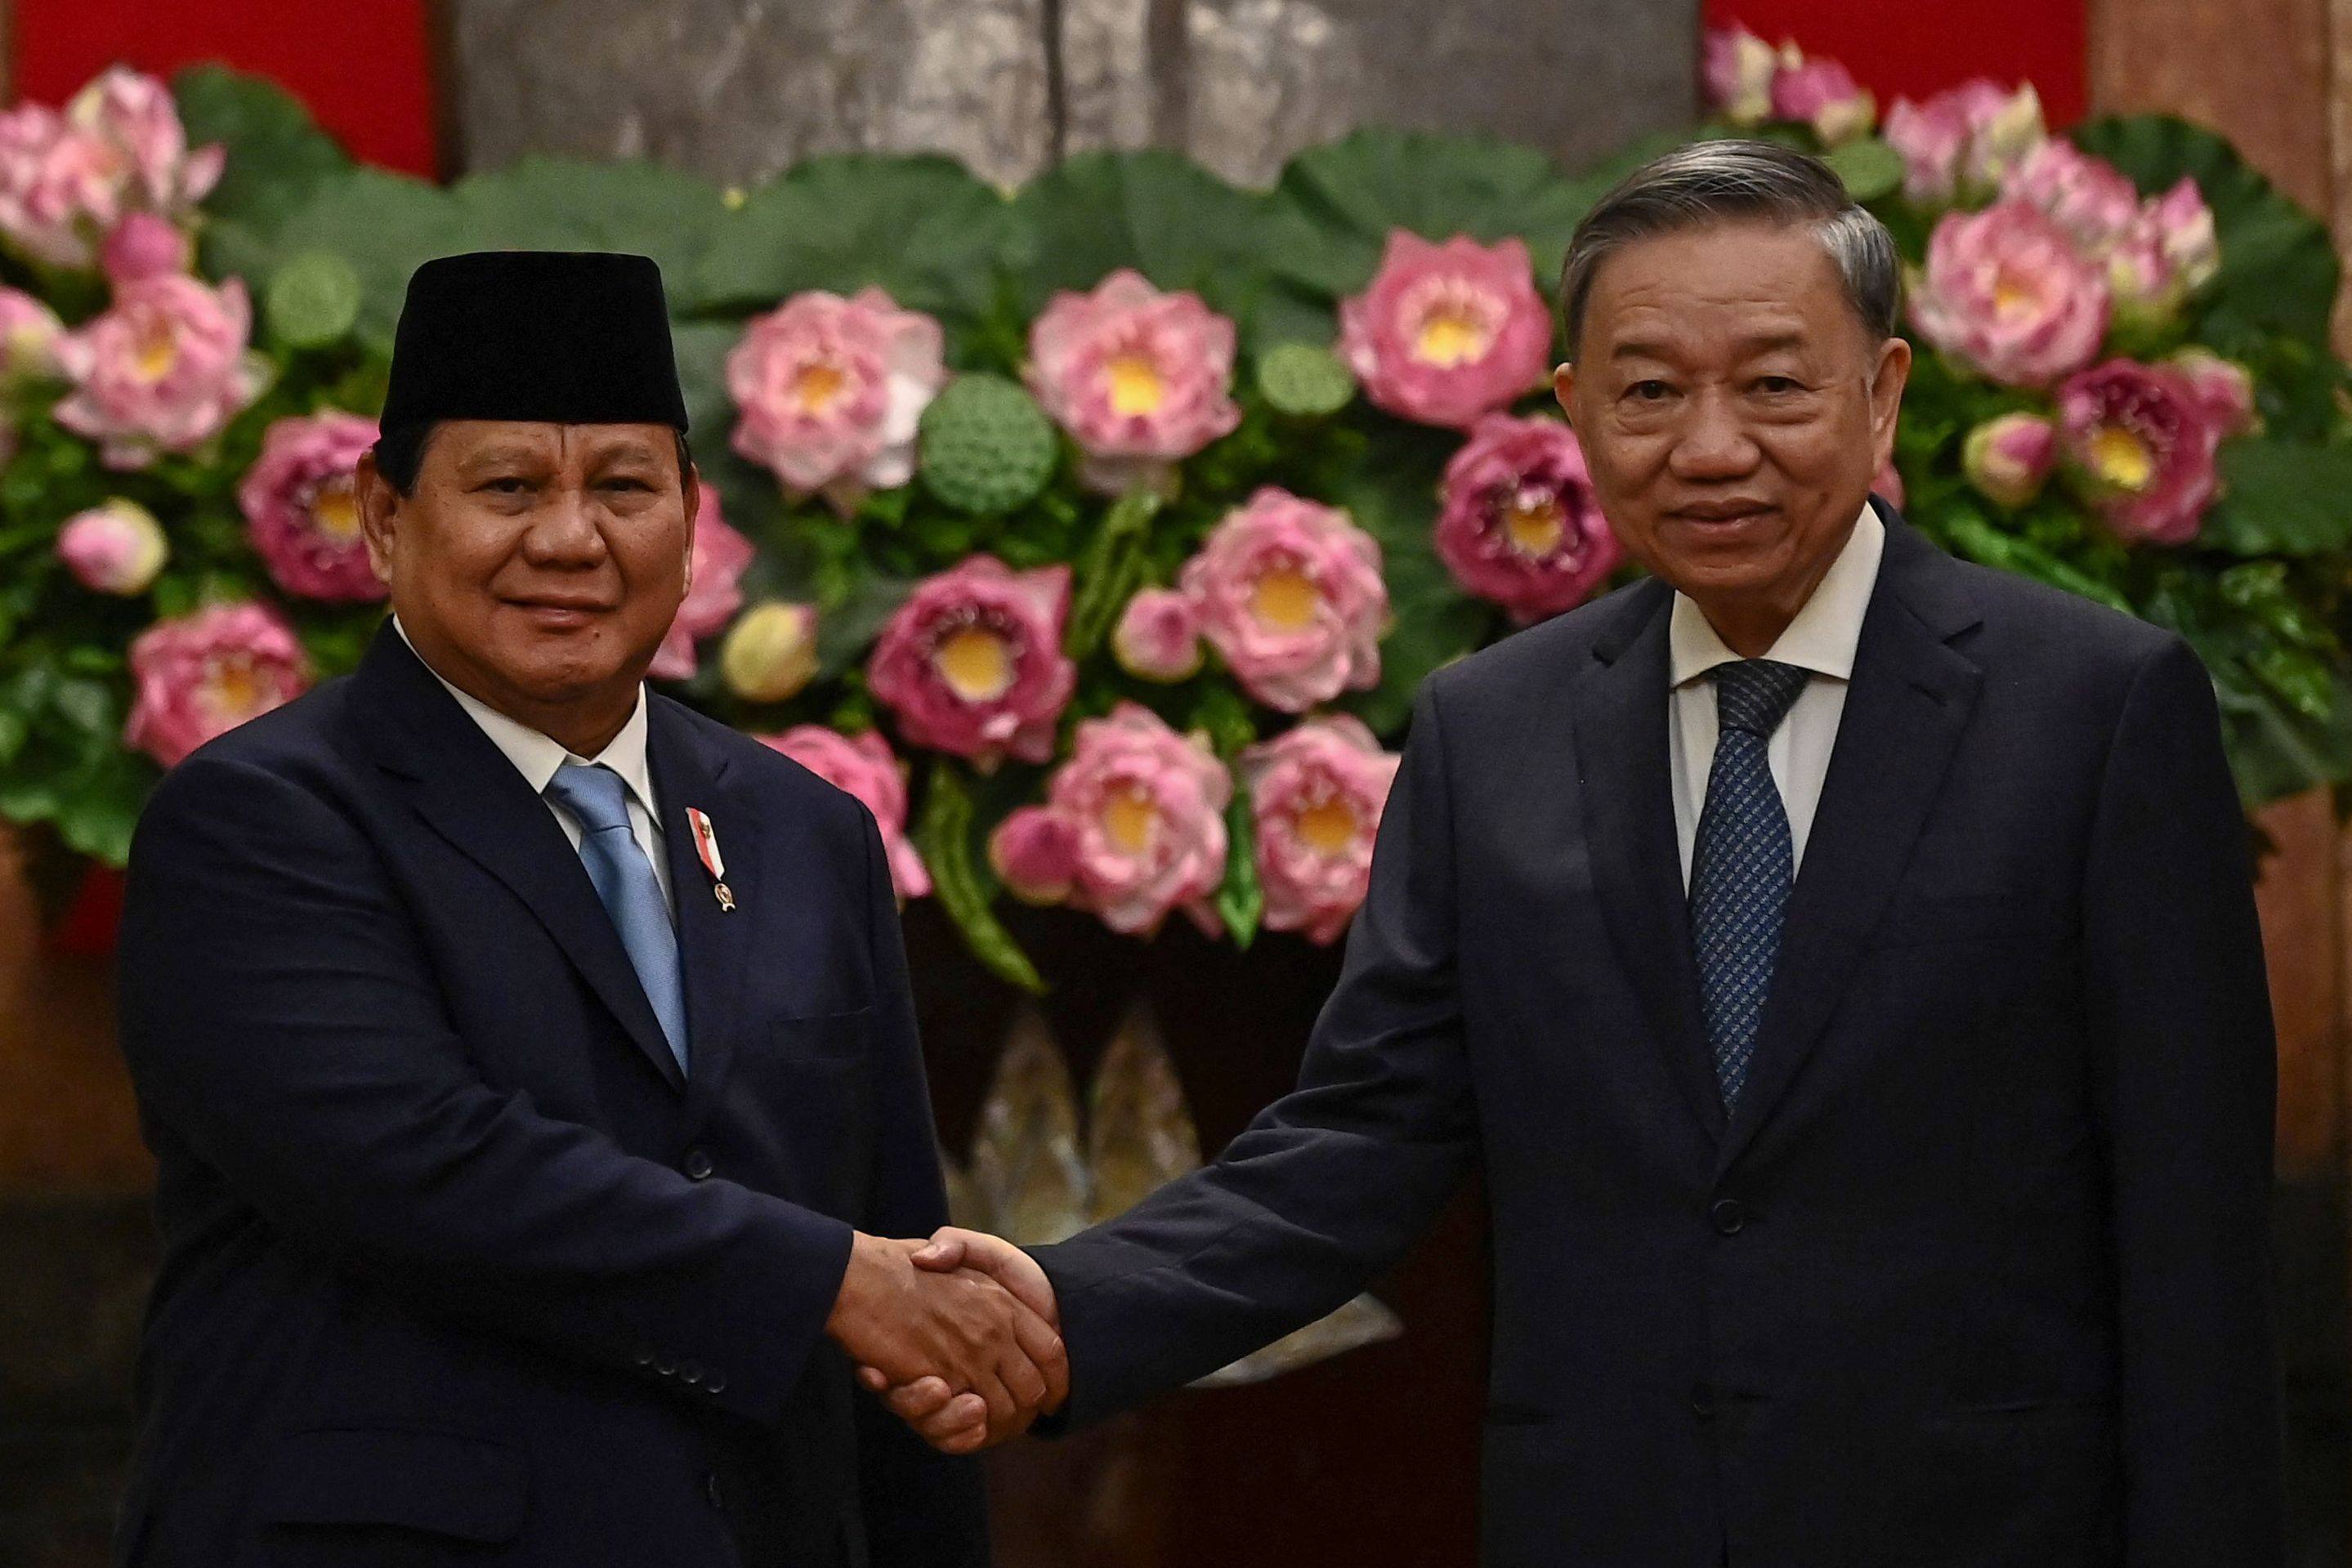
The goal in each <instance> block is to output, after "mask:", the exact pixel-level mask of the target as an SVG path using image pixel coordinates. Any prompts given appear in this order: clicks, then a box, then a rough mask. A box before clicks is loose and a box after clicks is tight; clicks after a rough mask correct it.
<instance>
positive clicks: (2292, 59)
mask: <svg viewBox="0 0 2352 1568" xmlns="http://www.w3.org/2000/svg"><path fill="white" fill-rule="evenodd" d="M2330 4H2331V0H2231V3H2230V4H2228V5H2215V4H2214V3H2213V0H2101V3H2099V4H2096V5H2093V6H2092V9H2091V73H2090V74H2091V107H2092V109H2093V110H2094V111H2095V112H2098V113H2104V114H2129V113H2137V112H2140V111H2143V110H2161V111H2163V112H2165V113H2169V114H2180V115H2186V116H2187V117H2188V118H2189V119H2191V120H2199V121H2201V122H2202V123H2204V124H2207V125H2210V126H2212V127H2213V128H2214V129H2215V130H2217V131H2221V132H2222V133H2224V134H2225V135H2227V136H2228V137H2230V139H2231V141H2235V142H2236V143H2237V144H2238V147H2239V149H2240V150H2241V151H2242V152H2244V153H2245V154H2246V156H2247V157H2248V158H2249V159H2251V160H2252V162H2253V163H2254V164H2255V166H2256V167H2258V168H2260V169H2261V170H2262V171H2263V172H2264V173H2266V174H2268V175H2269V176H2270V177H2271V178H2272V179H2273V180H2275V181H2277V182H2278V183H2280V184H2281V185H2282V186H2284V188H2285V189H2286V190H2287V191H2288V192H2289V193H2292V194H2293V195H2294V197H2295V199H2296V200H2298V201H2300V202H2303V203H2304V204H2306V205H2308V206H2310V207H2311V208H2312V209H2313V210H2314V211H2315V212H2323V213H2324V212H2326V211H2327V210H2328V208H2329V200H2328V195H2329V174H2328V170H2329V158H2328V114H2327V107H2326V106H2327V93H2328V78H2329V69H2330V67H2329V56H2328V39H2329V18H2328V9H2329V5H2330Z"/></svg>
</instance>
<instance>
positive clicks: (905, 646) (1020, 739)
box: [866, 555, 1078, 768]
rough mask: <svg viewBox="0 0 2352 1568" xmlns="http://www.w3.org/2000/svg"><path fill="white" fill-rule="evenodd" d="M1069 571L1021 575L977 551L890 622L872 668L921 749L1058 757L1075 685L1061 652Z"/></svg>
mask: <svg viewBox="0 0 2352 1568" xmlns="http://www.w3.org/2000/svg"><path fill="white" fill-rule="evenodd" d="M1069 612H1070V569H1069V568H1068V567H1066V566H1049V567H1041V568H1039V569H1038V570H1034V571H1019V572H1016V571H1014V570H1012V569H1011V568H1009V567H1007V566H1006V565H1005V564H1004V563H1003V561H1001V560H998V559H996V558H995V557H994V556H989V555H978V556H973V557H972V558H971V559H969V560H966V561H965V562H963V563H962V564H961V565H960V566H958V567H956V568H954V569H953V570H949V571H943V572H940V574H939V575H937V576H935V577H930V578H927V579H925V580H923V581H922V582H921V583H919V584H918V585H917V586H916V589H915V591H914V592H913V593H912V594H910V595H909V596H908V599H907V601H906V602H905V603H904V604H902V605H900V606H899V607H898V610H897V611H896V612H894V613H893V614H892V615H891V617H890V619H889V621H888V622H887V623H885V624H884V626H883V628H882V632H881V635H880V637H879V638H878V639H877V641H876V643H875V645H874V653H873V657H872V659H871V661H870V662H869V663H868V664H867V666H866V681H867V685H869V686H870V688H871V689H872V691H873V693H874V696H875V699H876V700H877V701H878V702H880V703H882V704H884V705H885V706H887V707H888V708H889V709H890V710H891V711H892V712H893V713H895V714H897V715H898V727H899V731H900V733H901V734H902V735H903V736H904V737H906V739H907V740H908V742H910V743H912V744H913V745H916V746H927V747H930V748H931V749H933V750H935V751H945V752H949V753H950V754H952V755H954V756H957V757H966V758H971V759H972V760H974V761H975V762H977V763H979V764H980V765H981V766H982V767H983V768H989V767H993V766H994V765H995V763H996V762H997V761H998V760H999V759H1000V758H1002V757H1003V755H1004V754H1006V753H1010V754H1011V755H1013V756H1014V757H1017V758H1020V759H1021V760H1022V761H1024V762H1043V761H1045V759H1046V758H1049V757H1051V756H1052V755H1053V754H1054V726H1055V721H1056V720H1058V719H1059V718H1060V717H1061V716H1062V710H1063V709H1064V708H1065V707H1066V706H1069V701H1070V694H1071V693H1072V692H1073V691H1075V690H1076V687H1077V679H1078V676H1077V667H1076V665H1074V664H1071V663H1070V661H1069V659H1068V657H1067V656H1066V654H1064V653H1063V652H1062V628H1063V623H1064V622H1066V620H1067V619H1068V616H1069Z"/></svg>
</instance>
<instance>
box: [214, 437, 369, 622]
mask: <svg viewBox="0 0 2352 1568" xmlns="http://www.w3.org/2000/svg"><path fill="white" fill-rule="evenodd" d="M375 438H376V428H375V421H373V420H372V419H362V418H361V417H360V416H359V415H358V414H355V413H343V412H341V410H339V409H328V410H326V411H324V412H323V413H315V414H297V415H289V417H287V418H285V419H280V420H276V421H273V422H272V423H271V424H270V426H269V428H268V431H266V432H265V433H264V434H263V435H262V437H261V455H260V456H258V457H257V458H256V459H255V460H254V464H253V466H252V467H251V468H249V469H247V470H246V475H245V479H244V482H243V483H242V484H240V485H239V486H237V491H236V498H237V504H238V505H239V506H240V507H244V509H245V522H246V529H247V534H248V535H249V536H250V537H251V538H252V540H253V548H254V549H255V550H257V551H258V552H259V554H260V556H261V561H262V564H263V565H264V566H266V567H268V569H269V576H270V580H272V581H274V582H276V583H277V584H278V587H279V588H282V589H284V590H285V591H287V592H289V593H291V594H294V595H296V596H297V597H299V598H303V599H323V600H327V601H331V602H336V603H345V604H363V603H371V602H373V601H377V600H381V599H383V597H384V596H385V594H386V593H387V592H389V590H388V589H386V588H385V586H384V585H383V582H382V581H380V580H378V579H377V577H376V575H375V569H374V568H373V567H372V566H370V565H369V564H368V553H367V540H366V538H363V537H362V534H361V532H360V508H359V501H358V499H357V498H356V497H355V495H354V494H353V479H354V470H355V469H356V467H357V465H358V464H359V460H360V457H361V455H362V454H364V453H365V452H366V451H367V450H368V449H369V448H370V447H372V446H373V445H374V444H375Z"/></svg>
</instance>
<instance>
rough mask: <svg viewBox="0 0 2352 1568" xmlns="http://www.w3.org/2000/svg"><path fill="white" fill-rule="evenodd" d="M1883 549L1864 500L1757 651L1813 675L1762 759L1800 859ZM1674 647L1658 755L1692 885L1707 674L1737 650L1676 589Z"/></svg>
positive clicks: (1710, 694) (1709, 756)
mask: <svg viewBox="0 0 2352 1568" xmlns="http://www.w3.org/2000/svg"><path fill="white" fill-rule="evenodd" d="M1885 550H1886V525H1885V524H1884V523H1882V522H1880V521H1879V520H1878V514H1877V513H1876V512H1874V511H1873V510H1871V509H1870V507H1868V506H1867V505H1864V507H1863V508H1862V517H1860V518H1859V519H1858V520H1857V521H1856V522H1855V523H1854V526H1853V532H1852V533H1851V534H1849V535H1847V536H1846V541H1845V548H1844V549H1842V550H1840V551H1839V552H1838V558H1837V559H1835V560H1833V561H1832V562H1831V563H1830V569H1829V570H1828V571H1827V572H1826V573H1824V574H1823V575H1822V580H1821V581H1820V583H1819V584H1817V585H1816V586H1815V587H1814V589H1813V596H1812V597H1811V599H1808V600H1806V601H1805V605H1804V608H1803V609H1801V610H1800V611H1798V612H1797V618H1796V619H1795V620H1794V621H1791V622H1789V626H1788V630H1786V631H1784V632H1781V633H1780V638H1779V640H1778V641H1776V642H1775V643H1773V644H1772V646H1771V648H1770V650H1769V652H1767V653H1765V655H1764V657H1766V658H1768V659H1775V660H1778V661H1779V662H1780V663H1781V664H1794V665H1796V666H1797V667H1798V668H1800V669H1802V670H1809V671H1811V677H1810V678H1809V679H1808V680H1807V681H1806V682H1805V689H1804V690H1803V691H1801V692H1799V693H1798V694H1797V700H1796V702H1795V703H1794V704H1793V705H1792V706H1790V709H1789V716H1788V717H1786V718H1784V719H1782V720H1781V721H1780V728H1778V729H1776V730H1774V731H1773V732H1772V738H1771V741H1770V742H1769V744H1768V745H1767V746H1766V747H1765V756H1766V759H1767V761H1768V762H1769V765H1770V767H1771V769H1772V782H1773V784H1774V786H1775V787H1776V788H1778V789H1780V803H1781V805H1782V806H1784V807H1786V808H1787V809H1788V812H1789V838H1790V848H1791V849H1793V850H1794V851H1795V853H1796V859H1795V862H1793V863H1792V865H1791V868H1790V869H1791V870H1792V871H1793V870H1794V868H1795V866H1796V865H1801V864H1802V863H1804V859H1805V839H1806V836H1807V835H1808V834H1809V833H1810V832H1811V831H1812V826H1813V809H1814V807H1816V806H1818V805H1819V804H1820V803H1821V799H1822V779H1823V778H1824V777H1825V776H1827V774H1828V773H1829V770H1830V751H1831V749H1832V747H1835V746H1836V744H1837V732H1838V720H1839V719H1840V718H1841V717H1842V716H1843V715H1844V713H1845V689H1846V684H1847V683H1848V682H1849V681H1851V680H1852V679H1853V648H1854V643H1856V642H1858V641H1859V640H1860V639H1861V637H1862V617H1863V612H1864V611H1866V610H1868V609H1869V608H1870V591H1871V589H1872V588H1873V587H1874V586H1875V585H1876V583H1877V581H1878V561H1879V558H1880V557H1881V556H1882V555H1884V554H1885ZM1667 642H1668V644H1669V646H1670V648H1671V650H1672V666H1671V674H1670V675H1669V677H1668V680H1669V684H1670V686H1671V688H1672V689H1671V690H1670V691H1669V692H1668V693H1667V695H1666V703H1667V711H1666V757H1667V762H1668V766H1669V768H1671V770H1672V772H1673V776H1674V795H1675V839H1676V840H1677V841H1679V843H1680V845H1681V848H1682V855H1683V887H1684V889H1685V891H1687V890H1688V889H1689V887H1690V875H1691V857H1692V853H1693V852H1694V851H1695V850H1696V847H1697V844H1698V819H1699V812H1700V811H1701V810H1703V809H1704V808H1705V806H1706V777H1707V771H1708V769H1709V768H1712V767H1713V766H1714V763H1715V738H1716V717H1715V695H1716V694H1715V683H1714V682H1713V681H1710V680H1707V679H1706V673H1707V671H1709V670H1711V669H1713V668H1715V666H1716V665H1717V664H1728V663H1730V662H1731V661H1732V660H1734V659H1737V658H1738V657H1739V655H1738V654H1737V653H1733V652H1732V651H1731V650H1730V649H1729V648H1728V647H1727V646H1725V644H1724V641H1723V639H1722V638H1721V637H1719V636H1717V634H1716V630H1715V628H1714V627H1713V626H1711V625H1709V624H1708V623H1707V619H1706V613H1705V612H1703V611H1701V610H1700V609H1699V607H1698V606H1697V605H1696V604H1695V603H1693V602H1692V601H1690V600H1688V599H1686V598H1685V597H1684V596H1683V595H1681V594H1679V593H1677V594H1675V608H1674V618H1673V620H1672V621H1671V622H1669V623H1668V626H1667Z"/></svg>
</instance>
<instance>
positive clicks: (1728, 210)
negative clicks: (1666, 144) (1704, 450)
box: [1559, 139, 1903, 359]
mask: <svg viewBox="0 0 2352 1568" xmlns="http://www.w3.org/2000/svg"><path fill="white" fill-rule="evenodd" d="M1739 222H1763V223H1785V224H1805V225H1811V228H1812V231H1813V233H1814V235H1816V236H1817V237H1819V239H1820V240H1821V242H1822V248H1823V249H1825V250H1827V251H1828V252H1829V255H1830V260H1831V261H1832V262H1833V263H1835V264H1836V266H1837V270H1838V277H1840V278H1842V279H1843V280H1844V283H1845V297H1846V302H1847V303H1848V304H1850V305H1852V306H1853V311H1854V315H1855V316H1856V317H1857V318H1858V319H1860V320H1861V322H1862V324H1863V326H1864V328H1865V329H1867V330H1869V331H1870V332H1871V333H1873V334H1874V335H1875V336H1876V337H1879V338H1881V339H1885V338H1891V337H1893V336H1894V335H1895V319H1896V317H1897V315H1898V313H1899V312H1900V310H1901V308H1902V296H1903V270H1902V262H1901V260H1900V258H1899V256H1897V254H1896V252H1895V236H1894V235H1890V234H1888V233H1887V232H1886V225H1885V224H1883V223H1880V222H1879V221H1878V219H1877V217H1876V216H1875V215H1874V214H1872V213H1871V212H1870V211H1869V210H1868V209H1867V208H1864V207H1863V206H1862V205H1861V204H1858V203H1856V202H1855V201H1854V199H1853V197H1852V196H1850V195H1848V194H1847V193H1846V188H1845V182H1844V181H1843V180H1841V179H1839V178H1838V175H1837V171H1835V170H1834V169H1832V168H1831V167H1830V166H1829V165H1828V164H1827V163H1824V162H1822V161H1821V160H1820V159H1819V158H1816V157H1814V156H1812V155H1811V153H1809V152H1799V151H1798V150H1797V149H1795V148H1793V147H1783V146H1781V145H1780V144H1779V143H1778V142H1772V141H1742V140H1738V139H1726V140H1722V141H1695V142H1692V143H1691V144H1690V145H1688V146H1686V147H1678V148H1676V149H1675V151H1673V152H1668V153H1666V154H1664V156H1663V157H1658V158H1653V159H1652V160H1650V162H1647V163H1644V164H1643V165H1642V166H1641V167H1640V168H1638V169H1636V170H1634V171H1633V172H1632V173H1631V174H1628V175H1626V176H1625V178H1624V179H1623V180H1622V181H1620V182H1619V183H1618V184H1617V186H1616V188H1615V189H1614V190H1612V191H1611V192H1610V193H1608V194H1607V195H1605V196H1603V197H1601V200H1600V202H1599V203H1598V204H1595V205H1594V207H1593V209H1592V210H1591V212H1589V213H1587V214H1584V221H1583V222H1582V223H1580V224H1579V225H1576V234H1575V236H1574V237H1573V238H1571V239H1570V241H1569V242H1568V259H1567V260H1566V262H1564V263H1563V264H1562V265H1561V267H1560V271H1559V308H1560V317H1561V319H1562V321H1563V323H1564V324H1565V325H1566V327H1567V329H1568V352H1569V357H1570V359H1574V358H1575V357H1576V340H1577V335H1578V334H1579V333H1580V332H1581V331H1583V329H1584V306H1585V301H1586V300H1587V299H1588V298H1590V297H1591V293H1592V278H1593V275H1594V274H1595V273H1597V272H1598V271H1599V270H1600V269H1601V263H1602V262H1603V261H1606V260H1607V259H1608V258H1609V257H1610V256H1612V254H1614V253H1615V252H1616V251H1618V250H1620V249H1622V247H1624V246H1628V245H1631V244H1632V243H1633V242H1634V241H1635V240H1643V239H1649V238H1652V237H1654V236H1655V235H1662V234H1671V233H1674V232H1676V231H1678V230H1684V229H1696V228H1705V227H1707V226H1709V225H1715V224H1721V223H1739Z"/></svg>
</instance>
